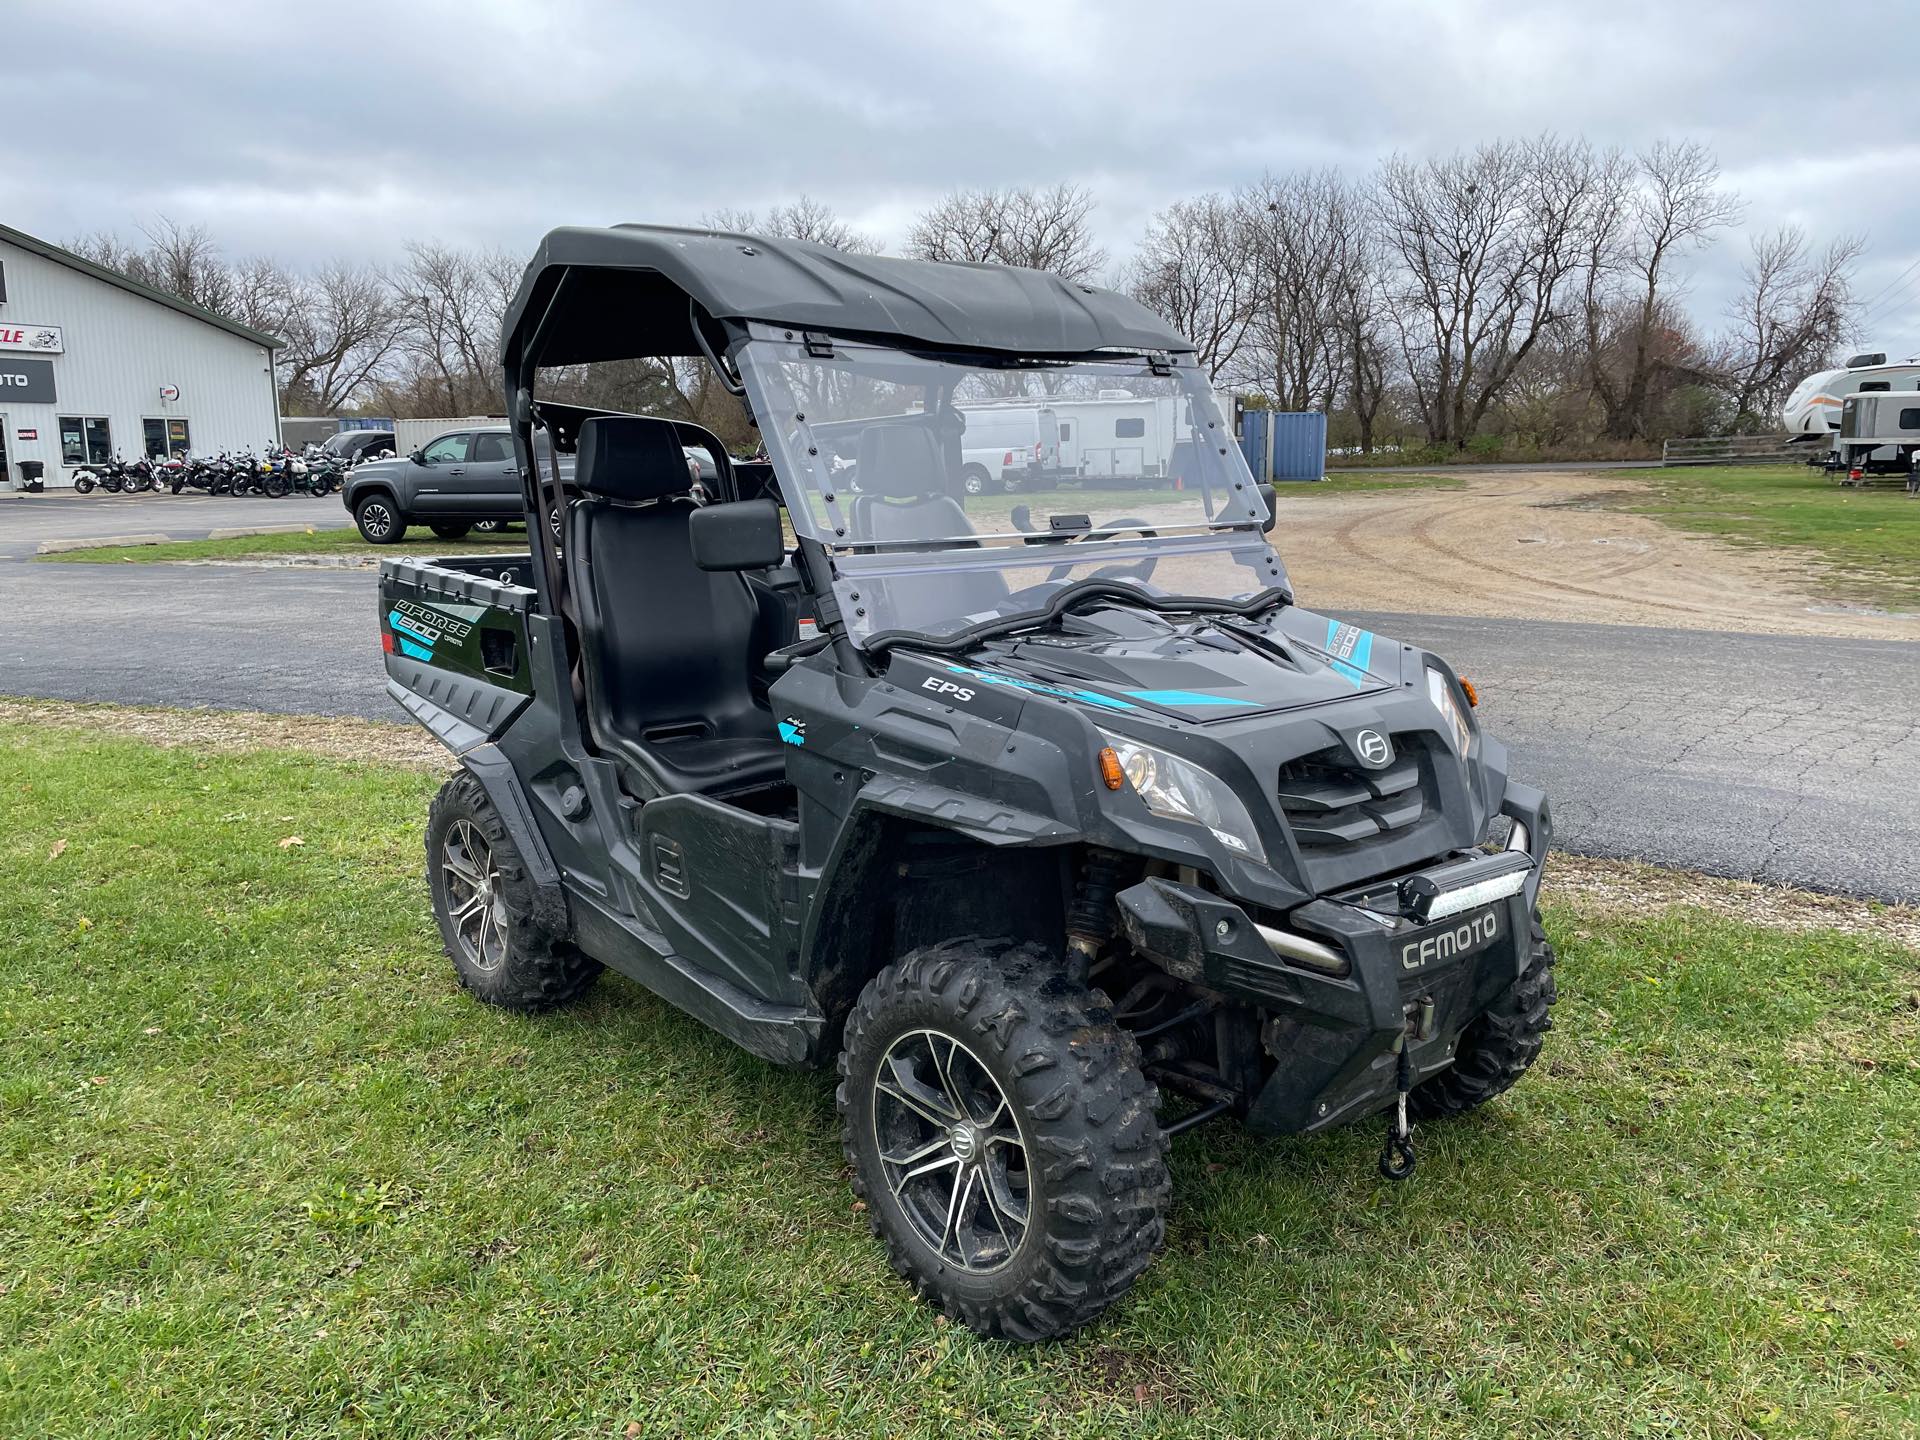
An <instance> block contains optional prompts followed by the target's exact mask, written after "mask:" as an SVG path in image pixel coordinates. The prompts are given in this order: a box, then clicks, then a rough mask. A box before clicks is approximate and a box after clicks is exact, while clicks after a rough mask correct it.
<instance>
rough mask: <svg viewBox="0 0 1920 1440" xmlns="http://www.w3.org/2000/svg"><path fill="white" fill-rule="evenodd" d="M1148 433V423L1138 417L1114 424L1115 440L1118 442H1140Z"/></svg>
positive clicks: (1117, 421)
mask: <svg viewBox="0 0 1920 1440" xmlns="http://www.w3.org/2000/svg"><path fill="white" fill-rule="evenodd" d="M1146 433H1147V422H1146V421H1145V420H1142V419H1139V418H1138V417H1136V418H1134V419H1132V420H1116V421H1114V422H1113V438H1114V439H1116V440H1138V439H1140V438H1141V437H1142V436H1144V435H1145V434H1146Z"/></svg>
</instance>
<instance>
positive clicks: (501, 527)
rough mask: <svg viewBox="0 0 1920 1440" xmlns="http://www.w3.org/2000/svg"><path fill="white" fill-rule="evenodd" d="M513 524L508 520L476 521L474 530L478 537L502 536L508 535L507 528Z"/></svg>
mask: <svg viewBox="0 0 1920 1440" xmlns="http://www.w3.org/2000/svg"><path fill="white" fill-rule="evenodd" d="M511 523H512V522H511V521H507V520H476V521H474V522H473V529H474V533H475V534H478V535H501V534H505V533H506V528H507V526H508V525H509V524H511Z"/></svg>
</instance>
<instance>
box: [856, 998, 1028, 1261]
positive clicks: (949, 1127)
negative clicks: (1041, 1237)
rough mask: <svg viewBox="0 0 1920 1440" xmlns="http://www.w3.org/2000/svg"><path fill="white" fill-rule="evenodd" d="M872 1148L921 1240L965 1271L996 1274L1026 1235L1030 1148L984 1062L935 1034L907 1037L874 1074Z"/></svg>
mask: <svg viewBox="0 0 1920 1440" xmlns="http://www.w3.org/2000/svg"><path fill="white" fill-rule="evenodd" d="M872 1122H873V1136H874V1149H875V1151H876V1153H877V1154H878V1156H879V1159H880V1164H881V1167H882V1169H883V1171H884V1172H885V1174H886V1176H887V1181H888V1184H889V1186H890V1187H891V1189H892V1193H893V1197H894V1199H895V1200H896V1201H898V1202H899V1205H900V1209H901V1211H902V1213H903V1214H904V1215H905V1216H906V1217H907V1221H908V1223H909V1224H911V1225H912V1226H913V1228H914V1230H915V1231H916V1232H918V1234H919V1236H920V1239H921V1240H922V1241H923V1242H924V1243H925V1244H926V1246H927V1248H928V1249H929V1250H931V1251H932V1252H933V1253H934V1254H935V1255H936V1256H938V1257H939V1258H940V1259H941V1260H943V1261H946V1262H948V1263H951V1264H954V1265H958V1266H959V1267H960V1268H961V1269H962V1270H970V1271H991V1270H998V1269H999V1268H1000V1267H1001V1266H1003V1265H1005V1264H1007V1262H1008V1261H1010V1260H1012V1259H1013V1257H1014V1255H1015V1254H1016V1253H1017V1252H1018V1251H1019V1249H1020V1246H1021V1244H1022V1242H1024V1241H1025V1239H1026V1237H1027V1221H1028V1208H1027V1207H1028V1204H1029V1201H1030V1198H1031V1196H1032V1185H1031V1183H1030V1181H1029V1176H1028V1172H1027V1142H1026V1137H1025V1136H1024V1135H1023V1134H1022V1133H1021V1130H1020V1124H1019V1120H1018V1119H1017V1117H1016V1116H1015V1115H1014V1113H1013V1107H1012V1106H1011V1105H1010V1104H1009V1103H1008V1101H1007V1097H1006V1093H1005V1092H1004V1091H1003V1090H1002V1089H1001V1088H1000V1084H999V1082H998V1081H997V1080H995V1079H994V1078H993V1075H992V1072H990V1071H989V1070H988V1069H987V1067H986V1066H985V1065H983V1064H982V1063H981V1061H980V1057H979V1056H977V1055H975V1054H974V1053H973V1052H972V1051H971V1050H969V1049H968V1048H967V1047H966V1046H965V1045H963V1044H961V1043H960V1042H959V1041H958V1040H956V1039H954V1038H953V1037H952V1036H951V1035H945V1034H942V1033H941V1032H940V1031H938V1030H909V1031H908V1032H907V1033H906V1034H904V1035H902V1036H900V1038H899V1039H897V1040H895V1041H894V1042H893V1044H892V1045H890V1046H888V1047H887V1053H886V1054H885V1055H884V1056H883V1057H882V1058H881V1061H880V1067H879V1069H878V1070H877V1071H876V1072H875V1075H874V1087H873V1111H872Z"/></svg>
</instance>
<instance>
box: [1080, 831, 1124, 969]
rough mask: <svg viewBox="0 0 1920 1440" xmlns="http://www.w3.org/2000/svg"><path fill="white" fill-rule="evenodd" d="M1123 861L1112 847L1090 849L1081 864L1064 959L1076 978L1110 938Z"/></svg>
mask: <svg viewBox="0 0 1920 1440" xmlns="http://www.w3.org/2000/svg"><path fill="white" fill-rule="evenodd" d="M1125 863H1126V862H1125V860H1124V859H1123V857H1121V856H1120V855H1117V854H1115V853H1114V852H1113V851H1111V850H1102V849H1099V848H1097V847H1096V848H1092V849H1089V850H1088V851H1087V853H1086V858H1085V859H1084V860H1083V861H1082V862H1081V865H1080V880H1079V884H1077V885H1076V886H1075V887H1074V892H1073V903H1072V904H1071V905H1069V906H1068V907H1067V960H1068V963H1069V964H1070V966H1071V967H1072V970H1073V973H1074V975H1075V977H1076V978H1078V979H1081V980H1085V979H1086V976H1087V970H1088V967H1090V966H1091V965H1092V964H1093V962H1094V960H1095V959H1096V958H1097V957H1098V956H1099V954H1100V952H1101V950H1102V949H1104V948H1105V947H1106V943H1107V942H1108V941H1109V940H1111V939H1112V938H1113V897H1114V894H1115V893H1116V892H1117V891H1118V890H1119V888H1120V882H1121V880H1122V878H1123V873H1122V872H1123V867H1124V866H1125Z"/></svg>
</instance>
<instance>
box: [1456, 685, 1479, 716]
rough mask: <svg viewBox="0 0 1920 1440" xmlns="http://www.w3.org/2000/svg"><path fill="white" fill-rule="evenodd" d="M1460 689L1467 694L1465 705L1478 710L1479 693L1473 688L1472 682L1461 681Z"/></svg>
mask: <svg viewBox="0 0 1920 1440" xmlns="http://www.w3.org/2000/svg"><path fill="white" fill-rule="evenodd" d="M1460 688H1461V689H1462V690H1464V691H1466V692H1467V704H1469V705H1471V706H1473V707H1474V708H1475V709H1478V708H1479V706H1480V692H1479V691H1478V690H1476V689H1474V688H1473V682H1472V681H1471V680H1462V681H1461V682H1460Z"/></svg>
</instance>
